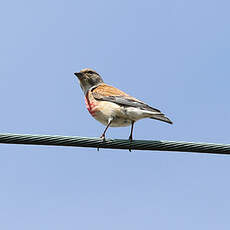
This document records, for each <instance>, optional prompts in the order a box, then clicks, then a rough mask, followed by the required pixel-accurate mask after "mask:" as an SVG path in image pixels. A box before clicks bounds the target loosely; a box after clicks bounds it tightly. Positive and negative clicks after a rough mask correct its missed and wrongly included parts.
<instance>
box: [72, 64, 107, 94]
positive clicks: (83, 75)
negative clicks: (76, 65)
mask: <svg viewBox="0 0 230 230" xmlns="http://www.w3.org/2000/svg"><path fill="white" fill-rule="evenodd" d="M74 75H76V76H77V78H78V80H79V81H80V86H81V88H82V90H83V91H84V93H85V94H86V93H87V91H88V90H89V89H90V88H91V87H93V86H96V85H98V84H100V83H103V80H102V78H101V76H100V75H99V74H98V73H97V72H96V71H94V70H92V69H88V68H87V69H82V70H81V71H80V72H78V73H74Z"/></svg>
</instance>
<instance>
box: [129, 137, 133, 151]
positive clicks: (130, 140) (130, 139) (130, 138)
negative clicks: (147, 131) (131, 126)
mask: <svg viewBox="0 0 230 230" xmlns="http://www.w3.org/2000/svg"><path fill="white" fill-rule="evenodd" d="M132 141H133V137H132V136H131V135H130V136H129V142H130V144H131V142H132ZM129 152H132V149H131V146H129Z"/></svg>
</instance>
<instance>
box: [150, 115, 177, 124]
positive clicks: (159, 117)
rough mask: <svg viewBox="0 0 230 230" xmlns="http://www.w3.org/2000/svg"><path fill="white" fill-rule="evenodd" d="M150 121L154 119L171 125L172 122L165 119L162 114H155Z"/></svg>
mask: <svg viewBox="0 0 230 230" xmlns="http://www.w3.org/2000/svg"><path fill="white" fill-rule="evenodd" d="M149 118H151V119H155V120H160V121H164V122H167V123H169V124H172V123H173V122H172V121H171V120H170V119H169V118H167V117H166V116H165V115H164V114H163V113H161V114H156V115H153V116H152V117H149Z"/></svg>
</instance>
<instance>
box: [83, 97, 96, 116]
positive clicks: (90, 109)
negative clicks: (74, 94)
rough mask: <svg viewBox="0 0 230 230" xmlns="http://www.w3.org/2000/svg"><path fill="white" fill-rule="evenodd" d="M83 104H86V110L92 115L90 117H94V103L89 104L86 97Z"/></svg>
mask: <svg viewBox="0 0 230 230" xmlns="http://www.w3.org/2000/svg"><path fill="white" fill-rule="evenodd" d="M85 104H86V108H87V109H88V111H89V112H90V114H91V115H92V116H95V113H96V106H97V105H96V103H95V102H93V101H92V102H91V101H90V100H89V98H88V97H87V96H86V97H85Z"/></svg>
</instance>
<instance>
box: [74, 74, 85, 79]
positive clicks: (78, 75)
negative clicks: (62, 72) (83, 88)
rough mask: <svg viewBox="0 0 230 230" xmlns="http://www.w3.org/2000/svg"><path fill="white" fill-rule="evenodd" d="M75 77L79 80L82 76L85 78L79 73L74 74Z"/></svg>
mask: <svg viewBox="0 0 230 230" xmlns="http://www.w3.org/2000/svg"><path fill="white" fill-rule="evenodd" d="M74 75H75V76H77V77H78V79H79V80H80V79H81V78H82V76H83V75H82V73H81V72H79V73H77V72H76V73H74Z"/></svg>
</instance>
